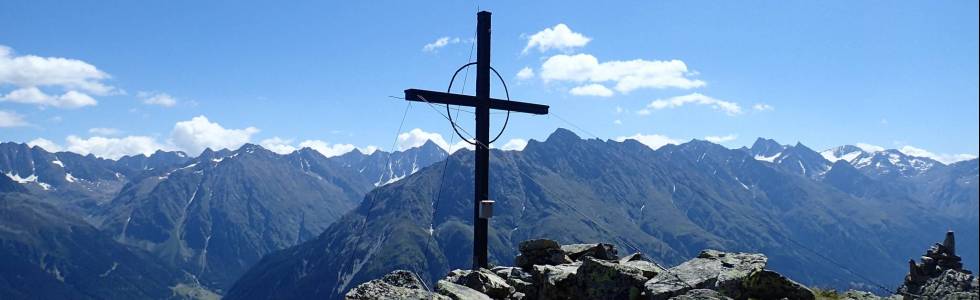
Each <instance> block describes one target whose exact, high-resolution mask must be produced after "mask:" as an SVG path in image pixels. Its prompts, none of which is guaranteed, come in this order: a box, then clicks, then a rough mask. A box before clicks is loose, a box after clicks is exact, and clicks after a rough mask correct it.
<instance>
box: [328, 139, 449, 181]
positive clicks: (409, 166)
mask: <svg viewBox="0 0 980 300" xmlns="http://www.w3.org/2000/svg"><path fill="white" fill-rule="evenodd" d="M447 156H449V154H448V153H446V150H443V149H442V148H440V147H439V146H437V145H436V143H433V142H432V141H431V140H430V141H426V142H425V144H422V146H419V147H415V148H411V149H408V150H405V151H395V152H390V153H389V152H384V151H374V152H373V153H371V154H364V153H361V152H360V151H359V150H357V149H355V150H354V151H351V152H348V153H346V154H344V155H340V156H336V157H331V158H330V160H333V161H336V162H337V163H339V164H341V165H344V166H346V167H349V168H353V169H355V170H357V172H358V173H361V174H362V175H363V176H365V177H367V178H369V179H371V180H372V181H373V182H374V186H382V185H385V184H389V183H392V182H395V181H398V180H400V179H402V178H405V177H406V176H408V175H412V174H414V173H415V172H417V171H418V170H420V169H422V168H424V167H427V166H429V165H431V164H433V163H436V162H440V161H442V160H444V159H446V157H447ZM386 163H387V165H386Z"/></svg>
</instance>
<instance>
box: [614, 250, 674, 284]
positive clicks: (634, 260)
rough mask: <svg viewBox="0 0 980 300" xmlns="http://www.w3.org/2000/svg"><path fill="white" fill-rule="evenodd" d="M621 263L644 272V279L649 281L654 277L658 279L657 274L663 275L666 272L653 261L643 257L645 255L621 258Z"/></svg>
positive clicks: (635, 254) (639, 254)
mask: <svg viewBox="0 0 980 300" xmlns="http://www.w3.org/2000/svg"><path fill="white" fill-rule="evenodd" d="M619 263H620V264H623V265H626V266H630V267H634V268H637V269H640V271H643V277H646V278H647V279H652V278H653V277H656V276H657V274H660V273H663V271H664V268H662V267H660V266H659V265H657V264H655V263H654V262H653V261H652V260H650V259H649V258H647V257H646V256H645V255H643V253H639V252H637V253H633V254H630V255H627V256H624V257H623V258H620V259H619Z"/></svg>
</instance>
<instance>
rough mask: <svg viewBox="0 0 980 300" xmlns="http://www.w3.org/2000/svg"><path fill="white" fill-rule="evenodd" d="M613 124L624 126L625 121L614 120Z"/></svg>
mask: <svg viewBox="0 0 980 300" xmlns="http://www.w3.org/2000/svg"><path fill="white" fill-rule="evenodd" d="M613 124H616V125H623V120H620V119H616V120H613Z"/></svg>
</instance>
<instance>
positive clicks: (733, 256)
mask: <svg viewBox="0 0 980 300" xmlns="http://www.w3.org/2000/svg"><path fill="white" fill-rule="evenodd" d="M766 261H767V258H766V256H765V255H762V254H749V253H726V252H721V251H716V250H704V251H701V253H700V254H699V255H698V257H697V258H695V259H692V260H689V261H687V262H684V263H682V264H680V265H678V266H676V267H673V268H670V269H669V270H667V271H665V272H662V273H660V274H658V275H657V276H655V277H654V278H653V279H650V280H649V281H647V282H646V283H645V284H644V288H645V290H646V294H647V297H648V298H649V299H654V300H660V299H669V298H671V297H674V296H679V295H682V294H684V293H686V292H687V291H689V290H692V289H711V290H716V291H720V292H722V293H723V294H727V292H726V291H731V290H734V291H738V290H739V289H740V288H741V282H742V280H744V279H745V278H747V277H748V276H749V275H750V274H752V273H753V272H755V271H761V270H762V269H763V268H765V266H766Z"/></svg>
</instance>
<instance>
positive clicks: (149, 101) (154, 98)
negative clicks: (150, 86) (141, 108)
mask: <svg viewBox="0 0 980 300" xmlns="http://www.w3.org/2000/svg"><path fill="white" fill-rule="evenodd" d="M136 96H137V97H139V98H140V99H143V104H146V105H157V106H163V107H173V106H174V105H177V98H174V97H173V96H170V95H169V94H167V93H157V92H139V93H138V94H137V95H136Z"/></svg>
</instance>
